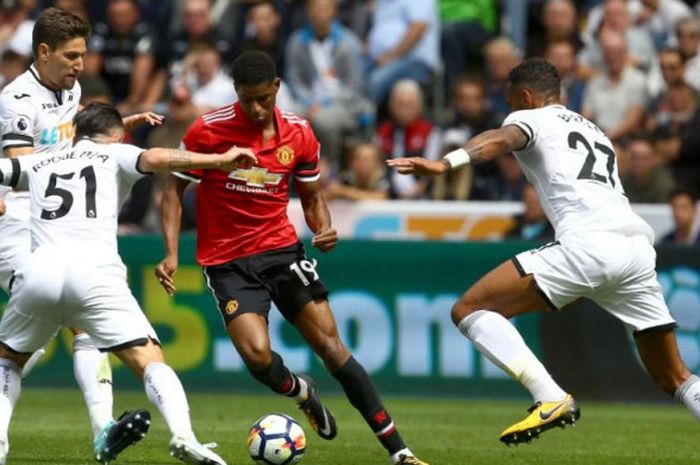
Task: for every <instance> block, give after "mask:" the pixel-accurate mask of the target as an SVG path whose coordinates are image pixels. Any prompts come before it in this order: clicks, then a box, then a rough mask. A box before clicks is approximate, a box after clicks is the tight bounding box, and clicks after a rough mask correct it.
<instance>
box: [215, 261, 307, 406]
mask: <svg viewBox="0 0 700 465" xmlns="http://www.w3.org/2000/svg"><path fill="white" fill-rule="evenodd" d="M256 260H258V261H260V260H259V257H256ZM262 260H263V261H264V260H265V257H263V258H262ZM251 267H252V265H251V259H247V258H246V259H240V260H236V261H234V262H232V263H229V264H225V265H220V266H208V267H206V268H204V270H203V271H204V276H205V278H206V280H207V285H208V286H209V290H210V291H211V293H212V295H213V296H214V300H215V301H216V304H217V308H218V309H219V312H221V317H222V318H223V320H224V325H225V328H226V332H227V334H228V336H229V338H230V339H231V342H232V343H233V345H234V347H235V348H236V351H237V352H238V354H239V355H240V356H241V359H243V362H244V363H245V364H246V367H247V368H248V370H249V371H250V373H251V374H252V375H253V377H254V378H255V379H257V380H258V381H260V382H261V383H262V384H264V385H265V386H267V387H268V388H270V389H271V390H272V391H273V392H276V393H278V394H282V395H284V396H288V397H292V398H294V399H296V400H299V399H302V398H304V397H306V393H307V384H306V382H305V381H304V380H303V379H301V378H300V377H298V376H297V375H295V374H294V373H292V372H291V371H290V370H289V369H288V368H287V367H286V366H285V364H284V361H283V360H282V357H281V356H280V355H279V354H278V353H276V352H274V351H272V349H271V347H270V337H269V334H268V328H267V314H268V312H269V311H270V302H271V299H270V293H269V291H268V289H267V288H266V287H265V285H264V284H263V282H262V281H261V280H260V278H259V277H257V276H254V273H253V272H252V270H251Z"/></svg>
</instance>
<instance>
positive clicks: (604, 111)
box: [582, 32, 647, 141]
mask: <svg viewBox="0 0 700 465" xmlns="http://www.w3.org/2000/svg"><path fill="white" fill-rule="evenodd" d="M601 46H602V49H603V60H604V61H605V64H606V70H605V72H604V73H601V74H600V75H597V76H595V77H594V78H592V79H591V80H590V81H589V82H588V84H587V86H586V90H585V92H584V96H583V107H582V110H583V112H582V114H583V116H584V117H585V118H588V119H590V120H592V121H594V122H595V123H597V124H598V125H599V126H600V127H601V128H602V129H603V130H605V132H606V133H607V135H608V137H609V138H610V140H612V141H615V140H616V139H620V138H623V137H625V136H626V135H628V134H630V133H631V132H633V131H635V130H637V129H638V128H639V127H640V126H641V124H642V122H643V120H644V111H645V107H646V103H647V96H646V82H645V76H644V74H643V73H642V72H641V71H639V70H637V69H636V68H634V67H633V66H631V65H629V64H628V60H627V43H626V42H625V38H624V36H623V35H622V34H620V33H617V32H605V33H604V34H603V35H602V36H601Z"/></svg>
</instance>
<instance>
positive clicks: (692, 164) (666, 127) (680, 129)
mask: <svg viewBox="0 0 700 465" xmlns="http://www.w3.org/2000/svg"><path fill="white" fill-rule="evenodd" d="M697 98H698V97H697V94H696V92H695V90H694V89H693V88H692V87H690V86H689V85H688V84H685V83H683V84H681V85H678V86H676V87H672V88H670V89H669V90H668V92H667V93H666V100H667V102H668V107H667V108H668V111H667V112H666V113H665V115H664V118H659V119H658V120H657V121H658V122H659V125H658V127H657V128H656V130H655V135H656V138H657V144H656V148H657V151H658V152H659V153H660V154H661V155H662V156H663V157H664V159H665V160H667V162H668V163H670V166H671V169H672V171H673V176H674V178H675V179H676V182H677V183H678V184H680V185H687V186H699V185H700V111H698V102H697Z"/></svg>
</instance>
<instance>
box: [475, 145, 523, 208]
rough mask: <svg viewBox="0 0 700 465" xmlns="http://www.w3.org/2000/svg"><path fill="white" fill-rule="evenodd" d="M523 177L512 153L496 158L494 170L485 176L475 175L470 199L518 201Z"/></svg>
mask: <svg viewBox="0 0 700 465" xmlns="http://www.w3.org/2000/svg"><path fill="white" fill-rule="evenodd" d="M525 183H526V181H525V177H524V176H523V172H522V170H521V169H520V165H518V161H517V160H516V159H515V156H514V155H513V154H512V153H509V154H507V155H503V156H501V157H498V158H497V159H496V172H495V173H493V174H490V175H488V176H486V177H481V176H476V177H475V178H474V186H473V188H472V197H471V200H498V201H506V202H514V201H520V200H522V199H521V197H520V196H521V195H522V191H523V186H524V185H525Z"/></svg>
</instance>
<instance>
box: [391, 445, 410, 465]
mask: <svg viewBox="0 0 700 465" xmlns="http://www.w3.org/2000/svg"><path fill="white" fill-rule="evenodd" d="M402 455H405V456H406V457H413V452H411V449H409V448H408V447H404V448H403V449H401V450H400V451H398V452H396V453H395V454H391V463H394V464H397V463H399V461H401V456H402Z"/></svg>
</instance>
